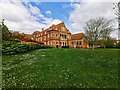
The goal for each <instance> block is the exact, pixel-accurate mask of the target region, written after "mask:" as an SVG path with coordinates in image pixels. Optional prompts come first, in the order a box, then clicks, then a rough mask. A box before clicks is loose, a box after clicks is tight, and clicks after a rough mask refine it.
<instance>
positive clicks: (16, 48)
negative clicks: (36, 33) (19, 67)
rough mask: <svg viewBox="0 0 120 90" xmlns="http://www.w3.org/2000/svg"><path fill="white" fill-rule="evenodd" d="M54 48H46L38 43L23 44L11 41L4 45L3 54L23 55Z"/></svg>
mask: <svg viewBox="0 0 120 90" xmlns="http://www.w3.org/2000/svg"><path fill="white" fill-rule="evenodd" d="M45 48H52V47H50V46H44V45H40V44H37V43H23V42H19V41H9V42H4V43H3V44H2V53H3V54H7V55H11V54H17V53H23V52H27V51H31V50H35V49H45Z"/></svg>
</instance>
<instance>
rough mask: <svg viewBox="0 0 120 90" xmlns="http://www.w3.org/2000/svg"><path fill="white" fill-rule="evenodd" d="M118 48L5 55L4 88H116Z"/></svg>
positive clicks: (40, 50) (38, 51)
mask: <svg viewBox="0 0 120 90" xmlns="http://www.w3.org/2000/svg"><path fill="white" fill-rule="evenodd" d="M117 59H118V50H117V49H95V50H92V49H55V48H53V49H39V50H34V51H31V52H27V53H23V54H17V55H11V56H3V58H2V67H3V68H2V69H3V72H2V75H3V76H2V79H3V82H2V86H3V87H4V88H18V87H21V88H22V87H24V88H27V87H28V88H29V87H31V88H33V87H34V88H60V87H62V88H117V87H118V62H117Z"/></svg>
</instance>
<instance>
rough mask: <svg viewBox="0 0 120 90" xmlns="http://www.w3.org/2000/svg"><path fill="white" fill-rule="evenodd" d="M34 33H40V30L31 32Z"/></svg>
mask: <svg viewBox="0 0 120 90" xmlns="http://www.w3.org/2000/svg"><path fill="white" fill-rule="evenodd" d="M36 33H40V31H35V32H33V33H32V34H36Z"/></svg>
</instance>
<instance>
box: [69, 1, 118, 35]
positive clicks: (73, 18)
mask: <svg viewBox="0 0 120 90" xmlns="http://www.w3.org/2000/svg"><path fill="white" fill-rule="evenodd" d="M85 1H86V2H81V3H76V4H72V8H73V9H74V10H73V11H71V12H70V14H69V15H70V16H69V20H68V22H69V23H70V24H71V29H72V32H73V33H75V32H84V29H83V27H84V26H85V22H86V21H88V20H90V19H94V18H97V17H104V18H107V19H114V23H115V28H117V20H115V17H116V16H115V14H114V12H115V11H114V10H113V2H87V0H85ZM114 36H115V35H114Z"/></svg>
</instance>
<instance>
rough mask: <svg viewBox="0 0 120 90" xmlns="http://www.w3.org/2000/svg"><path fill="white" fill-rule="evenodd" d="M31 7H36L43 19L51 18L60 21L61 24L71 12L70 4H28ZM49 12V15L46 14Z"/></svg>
mask: <svg viewBox="0 0 120 90" xmlns="http://www.w3.org/2000/svg"><path fill="white" fill-rule="evenodd" d="M30 3H31V4H32V5H33V6H37V7H38V8H39V9H40V11H41V14H43V15H44V16H45V17H48V18H53V19H60V20H61V21H63V22H65V23H66V22H67V20H68V17H69V13H70V12H71V11H72V10H73V8H72V7H70V4H71V2H41V3H39V4H38V3H36V2H30ZM47 11H50V12H51V13H46V12H47Z"/></svg>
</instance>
